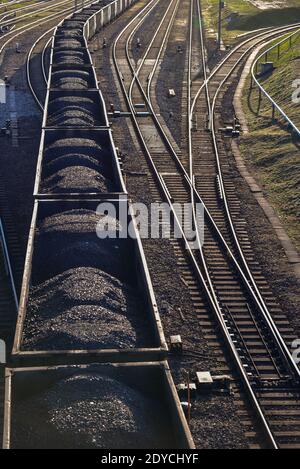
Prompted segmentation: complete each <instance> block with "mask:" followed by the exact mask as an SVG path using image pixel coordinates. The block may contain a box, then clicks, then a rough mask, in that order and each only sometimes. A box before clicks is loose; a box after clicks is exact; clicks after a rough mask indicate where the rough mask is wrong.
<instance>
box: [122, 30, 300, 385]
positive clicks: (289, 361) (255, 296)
mask: <svg viewBox="0 0 300 469" xmlns="http://www.w3.org/2000/svg"><path fill="white" fill-rule="evenodd" d="M129 26H130V25H129ZM284 28H285V29H284V30H285V31H286V28H287V27H284ZM288 29H290V27H288ZM279 31H280V32H282V28H276V33H274V32H272V33H271V34H270V33H268V36H267V37H269V36H270V35H271V36H272V37H274V34H278V33H279ZM261 36H262V35H259V37H260V38H261ZM264 38H265V35H264ZM254 39H255V38H251V39H249V40H247V41H245V42H244V43H242V44H241V45H240V47H242V46H243V45H244V44H245V43H246V44H247V43H248V42H249V41H251V40H252V41H253V40H254ZM255 45H257V43H256V44H255ZM255 45H253V46H252V47H251V48H249V49H247V51H246V52H245V53H244V54H243V55H242V56H241V58H240V60H239V61H238V63H239V62H240V61H242V60H243V58H244V57H245V56H246V55H247V54H248V53H249V52H250V51H251V49H252V48H253V47H255ZM238 48H239V47H237V48H236V50H237V49H238ZM236 50H235V51H236ZM126 55H127V60H128V62H129V65H130V67H131V70H132V74H133V76H134V74H135V70H134V67H133V65H132V63H131V61H130V57H129V52H128V48H126ZM231 56H232V53H230V54H229V56H228V58H229V57H231ZM228 58H225V59H224V61H222V64H224V63H225V62H227V60H228ZM226 59H227V60H226ZM219 68H220V67H217V68H216V70H219ZM215 73H216V72H215V71H214V73H213V74H212V75H211V76H210V77H209V79H208V81H209V80H210V79H211V78H212V76H213V75H214V74H215ZM136 81H137V83H138V85H139V88H140V90H141V93H142V94H143V96H144V98H145V100H146V101H147V96H146V95H145V92H144V89H143V87H142V85H141V83H140V80H139V77H136ZM204 86H207V83H204V84H203V85H202V87H201V90H202V89H203V87H204ZM199 94H200V93H197V95H196V96H199ZM148 107H149V109H150V110H151V112H152V117H153V119H154V121H155V123H156V126H157V129H158V130H159V132H160V134H161V135H162V137H163V139H164V141H165V143H166V144H167V147H168V148H169V150H170V152H171V154H172V156H173V157H174V159H175V162H176V163H177V164H178V165H179V169H180V170H181V171H182V173H183V175H184V176H185V178H186V181H187V183H188V184H189V186H190V189H191V190H192V191H193V192H194V195H195V198H196V199H197V200H198V201H199V202H200V203H201V204H202V205H203V208H204V211H205V215H206V216H207V218H208V220H209V222H210V224H211V226H212V228H213V229H214V230H215V233H216V235H217V236H218V239H219V241H220V242H221V244H222V245H223V248H224V250H225V251H226V252H227V254H228V256H229V257H230V259H231V261H232V262H233V264H234V266H235V268H236V269H237V271H238V273H239V275H240V277H241V280H242V281H243V283H244V286H245V287H246V289H247V291H248V294H249V295H250V296H251V298H252V300H253V301H254V303H255V305H256V307H257V308H258V310H259V311H260V313H261V314H262V316H263V318H264V321H265V322H266V324H267V326H268V328H269V329H270V330H271V332H272V334H273V338H274V339H275V342H276V344H277V347H278V349H279V350H280V352H281V356H282V358H283V359H284V361H285V363H286V366H288V368H289V369H291V371H292V373H293V374H295V375H296V377H297V379H299V376H300V370H299V368H298V367H297V365H296V364H295V362H294V360H293V358H292V356H291V354H290V352H289V350H288V348H287V346H286V344H285V342H284V341H283V339H282V337H281V334H280V333H279V331H278V329H277V326H276V325H275V323H274V321H273V318H272V316H271V315H270V313H269V311H268V309H267V307H266V305H265V303H264V300H263V298H262V296H261V294H260V292H259V289H258V287H257V285H256V282H255V281H254V278H253V276H252V273H251V271H250V269H249V267H248V264H247V262H246V259H245V258H244V255H243V252H242V250H241V253H242V257H243V259H244V262H245V263H246V269H248V271H249V276H250V278H251V277H252V280H249V278H247V276H246V275H245V272H244V270H243V269H242V268H241V266H240V264H239V262H238V260H237V259H236V257H235V255H234V254H233V252H232V251H231V249H230V247H229V246H228V244H227V242H226V240H225V238H224V236H223V235H222V233H221V232H220V230H219V229H218V227H217V225H216V223H215V221H214V219H213V217H212V215H211V214H210V211H209V210H208V208H207V207H206V205H205V203H204V201H203V200H202V198H201V197H200V195H199V193H198V192H197V190H196V188H195V186H194V178H192V179H191V178H190V176H189V175H188V173H187V172H186V170H185V168H184V167H183V165H182V163H181V161H180V159H179V158H178V155H177V153H176V151H175V150H174V148H173V146H172V143H171V142H170V140H169V138H168V137H167V135H166V133H165V131H164V129H163V128H162V126H161V124H160V122H159V120H158V118H157V115H156V113H155V111H154V109H153V106H152V104H151V103H149V102H148ZM220 182H221V184H222V183H223V180H222V179H221V178H220ZM222 192H223V194H224V187H222ZM225 196H226V194H224V200H225ZM228 209H229V207H228ZM232 229H233V236H234V237H235V238H236V241H237V242H238V239H237V236H236V233H235V230H234V226H233V224H232ZM200 244H201V243H200ZM240 249H241V248H240ZM200 253H201V250H200ZM201 255H202V253H201ZM204 266H205V263H204ZM207 281H208V282H209V284H210V288H211V289H212V294H213V296H214V298H216V297H215V293H214V289H213V286H212V283H211V280H210V275H207ZM216 306H217V307H218V308H219V307H220V306H219V302H218V300H217V299H216ZM276 331H277V332H276Z"/></svg>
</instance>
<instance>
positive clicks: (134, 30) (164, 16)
mask: <svg viewBox="0 0 300 469" xmlns="http://www.w3.org/2000/svg"><path fill="white" fill-rule="evenodd" d="M159 1H160V0H159ZM159 1H158V2H156V3H155V4H154V5H153V6H152V8H151V10H150V12H151V11H152V10H153V9H154V8H155V7H156V5H157V4H158V3H159ZM175 2H176V0H171V1H170V4H169V6H168V8H167V9H166V11H165V13H164V15H163V17H162V19H161V22H160V24H159V26H158V28H157V29H156V31H155V33H154V35H153V37H152V39H151V41H150V43H149V44H148V47H147V49H146V52H145V53H144V56H143V58H142V59H141V60H140V64H139V66H138V68H137V70H136V71H135V73H134V76H133V78H132V80H131V83H130V88H129V99H130V102H131V103H132V91H133V87H134V84H135V82H136V80H137V78H138V77H139V74H140V71H141V69H142V67H143V66H144V64H145V60H146V58H147V56H148V54H149V52H150V50H151V48H152V46H153V43H154V41H155V39H156V37H157V35H158V33H159V32H160V29H161V27H162V25H163V23H164V21H165V19H166V17H167V16H168V13H169V11H170V9H171V7H172V6H173V4H174V3H175ZM178 3H179V2H178V0H177V3H176V6H175V8H174V12H173V15H172V18H174V16H175V13H176V11H177V8H178ZM150 12H148V13H147V15H145V16H144V17H143V18H142V20H141V21H140V22H139V23H138V24H137V25H136V27H135V28H134V29H133V30H132V32H131V34H130V36H129V38H128V39H127V41H126V50H127V55H128V56H129V47H130V43H131V40H132V38H133V36H134V34H135V33H136V31H137V29H138V28H139V27H140V25H141V24H142V23H143V22H144V21H145V19H146V17H147V16H148V15H149V13H150ZM132 104H133V103H132Z"/></svg>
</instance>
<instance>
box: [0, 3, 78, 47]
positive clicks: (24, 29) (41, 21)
mask: <svg viewBox="0 0 300 469" xmlns="http://www.w3.org/2000/svg"><path fill="white" fill-rule="evenodd" d="M64 3H69V0H68V1H65V2H64ZM73 9H74V6H71V7H68V8H66V9H64V10H62V11H60V12H55V13H53V14H52V15H49V16H47V17H46V18H43V19H38V20H35V21H33V22H32V23H29V24H27V25H24V26H21V27H19V28H17V29H14V30H11V31H10V32H8V33H7V34H4V35H3V36H1V37H0V40H1V39H3V38H5V37H7V36H10V35H12V37H10V38H9V39H8V40H7V41H6V42H5V43H4V44H3V45H2V46H1V48H0V56H1V55H2V52H3V51H4V49H5V48H6V47H7V45H8V44H9V43H10V42H11V41H13V40H14V39H16V37H19V36H20V35H21V34H23V33H25V32H28V31H31V30H32V29H34V28H36V26H40V25H42V24H45V23H47V22H49V21H51V20H54V19H55V18H58V17H60V16H62V14H63V13H65V12H66V11H72V10H73Z"/></svg>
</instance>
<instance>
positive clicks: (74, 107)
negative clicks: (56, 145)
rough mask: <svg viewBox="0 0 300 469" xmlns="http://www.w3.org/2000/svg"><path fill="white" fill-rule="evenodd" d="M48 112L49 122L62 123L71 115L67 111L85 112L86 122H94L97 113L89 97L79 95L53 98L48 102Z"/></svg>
mask: <svg viewBox="0 0 300 469" xmlns="http://www.w3.org/2000/svg"><path fill="white" fill-rule="evenodd" d="M48 112H49V114H50V118H49V120H50V122H52V121H53V123H57V124H58V125H63V120H64V119H66V118H67V119H69V118H70V117H71V116H70V115H69V114H67V113H70V112H73V113H75V115H76V113H78V112H83V113H85V116H86V119H87V123H88V122H90V123H91V122H92V123H96V122H97V121H96V116H97V115H98V114H99V112H98V110H97V107H96V105H95V103H94V101H93V100H92V99H91V98H87V97H80V96H63V97H59V98H55V99H53V100H51V101H50V102H49V106H48Z"/></svg>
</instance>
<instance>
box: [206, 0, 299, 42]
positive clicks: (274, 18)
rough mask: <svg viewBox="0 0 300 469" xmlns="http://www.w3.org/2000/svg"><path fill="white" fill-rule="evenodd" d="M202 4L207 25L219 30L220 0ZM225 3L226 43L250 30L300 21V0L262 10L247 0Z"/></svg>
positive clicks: (232, 0)
mask: <svg viewBox="0 0 300 469" xmlns="http://www.w3.org/2000/svg"><path fill="white" fill-rule="evenodd" d="M262 3H263V0H262ZM269 3H270V2H269ZM201 4H202V9H203V14H204V16H205V21H206V25H207V26H208V27H209V28H210V29H213V30H214V31H217V29H218V26H217V24H218V5H219V0H202V1H201ZM225 5H226V6H225V9H224V10H223V23H222V24H223V39H224V41H225V42H226V43H231V42H232V41H233V39H234V38H235V37H236V36H238V35H240V34H243V33H245V32H248V31H253V30H255V29H260V28H265V27H269V26H280V25H283V24H290V23H295V22H297V21H300V6H299V0H287V1H286V7H282V8H280V9H274V8H272V9H267V10H261V9H259V8H257V7H255V6H254V5H253V4H252V3H251V2H249V1H247V0H227V1H226V2H225Z"/></svg>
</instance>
